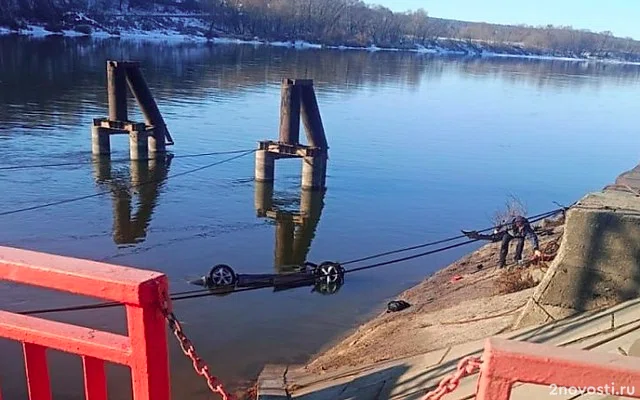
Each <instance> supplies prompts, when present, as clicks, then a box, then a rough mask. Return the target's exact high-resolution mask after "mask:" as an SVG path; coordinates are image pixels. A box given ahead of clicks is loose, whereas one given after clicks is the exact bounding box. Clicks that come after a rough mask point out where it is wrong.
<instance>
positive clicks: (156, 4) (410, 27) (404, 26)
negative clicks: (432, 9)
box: [0, 0, 640, 55]
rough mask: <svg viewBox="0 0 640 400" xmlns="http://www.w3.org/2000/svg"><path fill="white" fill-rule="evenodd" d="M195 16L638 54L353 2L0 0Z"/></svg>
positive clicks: (46, 17)
mask: <svg viewBox="0 0 640 400" xmlns="http://www.w3.org/2000/svg"><path fill="white" fill-rule="evenodd" d="M163 10H165V11H166V10H171V11H179V12H198V13H202V14H206V15H205V16H204V17H203V18H204V19H205V20H206V21H207V22H208V24H209V26H210V30H209V33H210V34H231V35H237V36H244V37H251V38H253V37H259V38H261V39H268V40H295V39H301V40H306V41H310V42H315V43H323V44H327V45H354V46H369V45H376V46H380V47H399V48H407V47H415V46H416V45H423V46H428V45H430V44H433V43H435V41H436V40H437V39H442V38H446V39H457V40H462V41H485V42H490V43H498V44H507V45H513V46H520V47H523V48H534V49H545V50H548V51H551V52H556V53H564V54H567V53H571V54H575V55H581V54H599V55H602V54H606V53H607V52H615V53H631V54H633V53H636V54H637V53H640V42H639V41H636V40H633V39H632V38H619V37H614V35H613V34H612V33H611V32H609V31H605V32H592V31H589V30H584V29H573V28H572V27H570V26H553V25H547V26H538V27H533V26H526V25H517V26H516V25H497V24H490V23H473V22H463V21H455V20H446V19H441V18H433V17H430V16H429V15H428V13H427V11H425V10H423V9H419V10H415V11H407V12H392V11H391V10H390V9H388V8H386V7H382V6H377V5H370V4H367V3H365V2H363V1H361V0H0V23H4V24H10V23H12V22H13V23H15V21H18V20H20V19H27V20H34V19H37V20H41V21H44V22H55V21H57V20H60V19H61V18H62V15H63V14H64V13H65V12H68V11H81V12H84V13H86V14H88V15H90V16H91V17H93V18H94V19H96V20H98V21H100V18H101V16H103V15H104V14H105V13H109V12H111V13H113V12H136V13H137V12H141V11H147V12H148V11H155V12H161V11H163Z"/></svg>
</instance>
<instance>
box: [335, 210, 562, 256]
mask: <svg viewBox="0 0 640 400" xmlns="http://www.w3.org/2000/svg"><path fill="white" fill-rule="evenodd" d="M564 209H566V207H565V208H561V209H556V210H553V211H548V212H546V213H542V214H538V215H534V216H532V217H529V221H530V222H537V221H539V220H542V219H544V218H547V217H549V216H551V215H554V214H557V213H559V212H561V211H562V210H564ZM493 229H494V227H491V228H485V229H482V230H480V231H478V232H479V233H482V232H488V231H491V230H493ZM465 237H466V236H465V235H458V236H453V237H450V238H447V239H441V240H437V241H435V242H428V243H423V244H419V245H416V246H410V247H403V248H401V249H398V250H391V251H387V252H384V253H378V254H374V255H372V256H368V257H362V258H356V259H354V260H349V261H345V262H343V263H340V264H342V265H349V264H355V263H359V262H362V261H369V260H373V259H376V258H380V257H385V256H390V255H393V254H398V253H404V252H407V251H411V250H418V249H422V248H425V247H431V246H436V245H439V244H444V243H449V242H453V241H456V240H459V239H464V238H465Z"/></svg>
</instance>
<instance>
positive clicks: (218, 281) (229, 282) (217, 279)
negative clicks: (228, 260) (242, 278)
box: [209, 264, 238, 287]
mask: <svg viewBox="0 0 640 400" xmlns="http://www.w3.org/2000/svg"><path fill="white" fill-rule="evenodd" d="M237 280H238V277H237V275H236V273H235V272H234V271H233V268H231V267H230V266H228V265H225V264H218V265H216V266H214V267H213V268H211V271H209V283H210V284H211V286H213V287H225V286H233V285H235V284H236V281H237Z"/></svg>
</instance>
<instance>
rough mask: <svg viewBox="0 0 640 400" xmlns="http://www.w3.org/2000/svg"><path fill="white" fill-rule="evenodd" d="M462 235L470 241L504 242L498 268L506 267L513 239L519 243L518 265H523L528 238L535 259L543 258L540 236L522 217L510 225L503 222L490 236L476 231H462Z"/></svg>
mask: <svg viewBox="0 0 640 400" xmlns="http://www.w3.org/2000/svg"><path fill="white" fill-rule="evenodd" d="M462 233H464V235H465V236H467V237H468V238H469V239H478V240H490V241H492V242H499V241H502V245H501V246H500V260H499V262H498V268H504V267H505V265H506V262H507V254H508V253H509V243H511V241H512V240H513V239H516V240H517V241H518V242H517V245H516V254H515V260H514V261H515V262H517V263H518V264H521V263H522V250H523V249H524V241H525V239H527V238H528V239H529V240H530V241H531V245H532V246H533V251H534V255H535V257H536V258H540V257H541V256H542V253H541V252H540V249H539V246H538V235H536V232H535V231H534V230H533V228H532V227H531V224H530V223H529V221H528V220H527V219H526V218H525V217H522V216H516V217H514V218H513V219H512V220H511V221H510V222H509V223H505V222H504V221H503V223H502V224H501V225H500V226H498V227H496V229H494V231H493V233H492V234H490V235H483V234H481V233H478V232H476V231H462Z"/></svg>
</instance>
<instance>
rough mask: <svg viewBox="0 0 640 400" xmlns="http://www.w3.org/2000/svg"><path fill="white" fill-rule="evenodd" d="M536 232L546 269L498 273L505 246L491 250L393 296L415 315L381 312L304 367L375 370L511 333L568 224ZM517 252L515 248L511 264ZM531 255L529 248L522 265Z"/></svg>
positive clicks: (549, 222)
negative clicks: (492, 336)
mask: <svg viewBox="0 0 640 400" xmlns="http://www.w3.org/2000/svg"><path fill="white" fill-rule="evenodd" d="M536 230H537V232H538V237H539V240H540V248H541V250H543V252H544V253H545V254H548V255H549V258H547V259H546V261H545V262H544V263H542V264H540V265H529V266H527V267H526V268H513V269H509V270H498V269H497V268H496V266H497V260H498V253H499V247H500V243H488V244H485V245H484V246H482V247H480V248H479V249H477V250H475V251H472V252H470V253H468V254H466V255H464V256H462V257H461V258H460V259H458V260H456V261H454V262H453V263H451V264H449V265H448V266H446V267H444V268H442V269H440V270H438V271H437V272H436V273H434V274H433V275H431V276H429V277H426V278H425V279H424V280H423V281H422V282H420V283H418V284H417V285H415V286H413V287H411V288H409V289H407V290H405V291H403V292H401V293H399V294H398V295H397V296H395V298H394V300H404V301H407V302H408V303H409V304H410V305H411V306H410V307H409V308H407V309H405V310H402V311H399V312H387V311H386V309H383V310H381V311H380V312H379V313H378V314H377V315H376V314H374V315H373V316H372V318H370V319H369V320H368V321H367V322H365V323H363V324H361V325H360V326H358V327H356V328H354V329H352V330H350V331H348V332H346V333H345V334H344V335H343V336H341V337H339V338H337V339H336V340H334V341H332V342H331V343H328V344H327V345H326V346H324V347H323V348H322V349H321V350H320V351H319V352H317V353H315V354H313V355H311V357H310V358H309V359H308V361H307V362H306V363H305V364H303V366H302V367H303V368H304V370H305V371H306V372H307V373H312V374H326V373H331V372H335V371H337V370H342V369H348V368H354V367H372V366H375V365H377V364H378V363H381V362H389V361H393V360H395V359H402V358H406V357H412V356H416V355H419V354H424V353H427V352H429V351H433V350H435V349H438V348H443V347H447V346H452V345H457V344H460V343H466V342H470V341H473V340H478V339H481V338H484V337H486V336H491V335H493V334H496V333H499V332H503V331H505V330H508V329H509V327H510V326H511V324H512V323H513V318H514V316H515V315H516V314H517V313H518V312H519V311H521V310H522V309H523V308H524V306H525V305H526V303H527V300H528V299H529V298H530V297H531V295H532V294H533V291H534V290H535V288H536V287H537V285H538V284H539V283H540V281H541V280H542V278H543V276H544V272H545V268H546V266H548V264H549V263H550V262H551V260H552V259H553V257H555V251H557V247H559V242H560V240H561V239H562V236H563V234H564V218H563V217H560V218H556V219H551V218H548V219H546V220H544V221H543V222H541V223H540V224H539V225H538V228H537V229H536ZM545 248H546V251H545ZM514 250H515V244H514V243H512V245H511V247H510V251H509V257H512V256H513V254H514V253H513V252H514ZM530 255H531V249H530V246H529V244H528V243H527V244H526V245H525V251H524V253H523V256H524V259H525V260H526V259H528V258H529V256H530ZM508 260H509V261H510V260H511V258H508ZM380 308H383V305H381V306H380ZM385 308H386V307H385ZM372 349H375V351H372Z"/></svg>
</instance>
